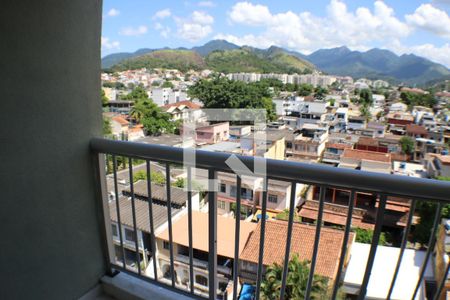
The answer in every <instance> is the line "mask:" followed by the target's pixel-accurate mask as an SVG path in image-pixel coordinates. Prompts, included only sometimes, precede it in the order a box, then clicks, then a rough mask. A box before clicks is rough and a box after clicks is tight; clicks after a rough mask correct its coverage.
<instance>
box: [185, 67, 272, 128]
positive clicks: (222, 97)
mask: <svg viewBox="0 0 450 300" xmlns="http://www.w3.org/2000/svg"><path fill="white" fill-rule="evenodd" d="M189 96H190V97H191V98H198V99H199V100H200V101H201V102H202V103H203V107H204V108H259V109H261V108H265V109H266V110H267V115H268V119H269V120H273V119H274V118H275V105H274V104H273V103H272V98H271V97H272V94H271V92H270V90H269V88H268V86H267V84H266V83H265V82H262V83H260V82H254V83H245V82H242V81H233V80H229V79H228V78H226V77H222V76H214V77H213V78H212V79H211V80H207V79H201V80H200V81H198V82H197V83H196V84H194V85H193V86H192V87H190V88H189Z"/></svg>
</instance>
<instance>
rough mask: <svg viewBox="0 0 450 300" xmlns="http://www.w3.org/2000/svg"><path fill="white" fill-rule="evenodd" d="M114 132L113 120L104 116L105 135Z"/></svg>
mask: <svg viewBox="0 0 450 300" xmlns="http://www.w3.org/2000/svg"><path fill="white" fill-rule="evenodd" d="M111 134H112V129H111V120H110V119H109V118H103V136H105V137H106V136H109V135H111Z"/></svg>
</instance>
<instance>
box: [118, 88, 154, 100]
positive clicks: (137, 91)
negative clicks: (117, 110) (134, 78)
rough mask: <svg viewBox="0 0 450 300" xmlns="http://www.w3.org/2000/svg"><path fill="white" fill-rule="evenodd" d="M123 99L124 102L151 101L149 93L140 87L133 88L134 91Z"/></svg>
mask: <svg viewBox="0 0 450 300" xmlns="http://www.w3.org/2000/svg"><path fill="white" fill-rule="evenodd" d="M122 99H124V100H131V101H135V102H136V101H138V100H141V99H149V98H148V94H147V91H146V90H145V89H144V88H143V87H142V86H140V85H138V86H137V87H135V88H133V90H132V91H131V92H130V93H129V94H128V95H126V96H124V97H123V98H122Z"/></svg>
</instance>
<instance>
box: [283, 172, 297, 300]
mask: <svg viewBox="0 0 450 300" xmlns="http://www.w3.org/2000/svg"><path fill="white" fill-rule="evenodd" d="M296 187H297V183H296V182H295V181H293V182H292V184H291V199H290V202H289V220H288V228H287V235H286V248H285V251H284V266H283V276H282V279H281V291H280V300H283V299H284V296H285V290H286V280H287V275H288V268H289V253H290V251H291V236H292V228H293V227H294V211H295V199H296V197H297V195H296V193H297V192H296Z"/></svg>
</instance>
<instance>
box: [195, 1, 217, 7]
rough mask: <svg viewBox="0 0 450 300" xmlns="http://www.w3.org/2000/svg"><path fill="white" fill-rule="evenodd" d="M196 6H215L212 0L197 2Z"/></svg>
mask: <svg viewBox="0 0 450 300" xmlns="http://www.w3.org/2000/svg"><path fill="white" fill-rule="evenodd" d="M197 5H198V6H202V7H214V6H216V4H215V3H214V2H212V1H200V2H198V3H197Z"/></svg>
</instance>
